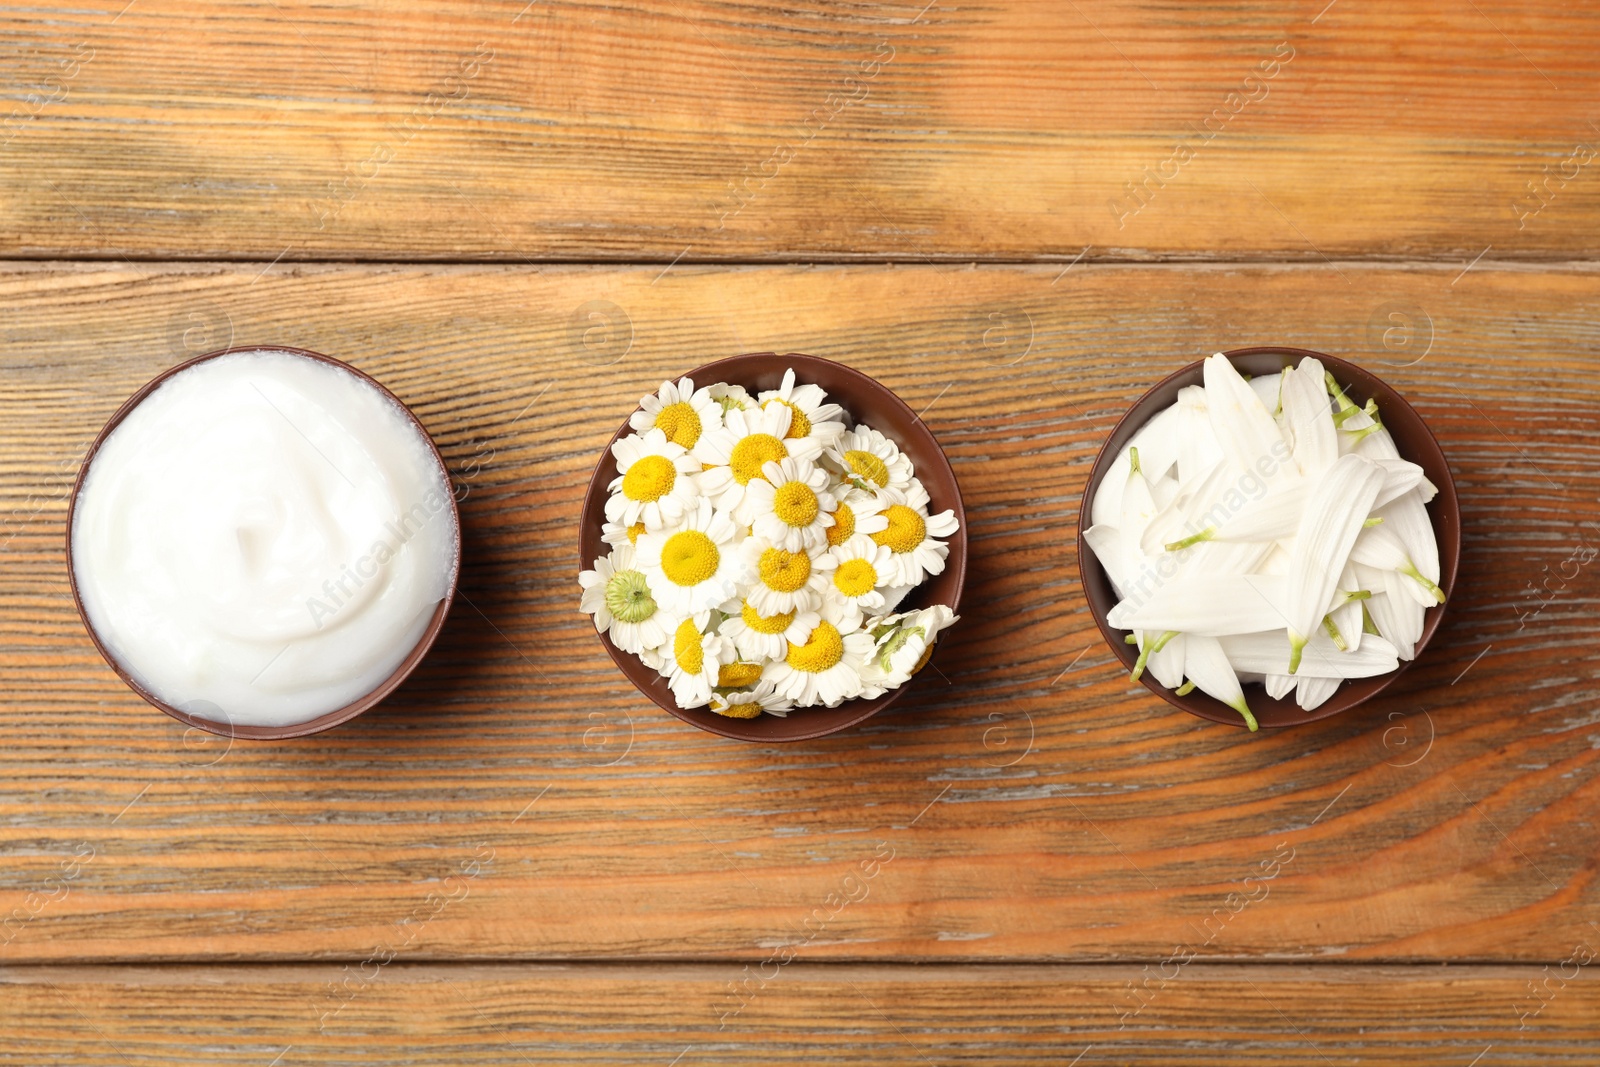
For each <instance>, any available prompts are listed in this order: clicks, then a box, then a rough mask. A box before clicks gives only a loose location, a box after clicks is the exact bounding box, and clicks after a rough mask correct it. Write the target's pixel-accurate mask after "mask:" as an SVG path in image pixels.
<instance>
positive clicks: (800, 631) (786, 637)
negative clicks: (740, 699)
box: [718, 600, 822, 663]
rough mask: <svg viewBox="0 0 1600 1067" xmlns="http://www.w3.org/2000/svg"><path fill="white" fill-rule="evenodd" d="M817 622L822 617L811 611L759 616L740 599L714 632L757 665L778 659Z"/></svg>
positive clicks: (808, 632)
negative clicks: (727, 640) (736, 606)
mask: <svg viewBox="0 0 1600 1067" xmlns="http://www.w3.org/2000/svg"><path fill="white" fill-rule="evenodd" d="M821 621H822V616H821V615H818V614H817V613H816V612H815V611H798V610H795V609H790V610H789V611H780V612H778V613H776V614H773V615H763V614H761V612H759V611H757V610H756V609H755V608H754V607H753V606H752V605H751V603H750V601H748V600H741V601H740V602H739V606H738V608H737V609H736V610H734V611H733V612H731V613H730V614H729V615H728V617H727V618H726V619H725V620H723V623H722V627H721V629H720V630H719V631H718V632H719V633H721V634H722V636H724V637H726V638H728V639H729V640H730V641H732V642H733V647H734V648H736V649H737V650H738V652H739V655H740V656H742V657H743V658H745V659H747V660H753V661H755V662H757V663H760V662H761V661H763V660H769V659H782V658H783V657H784V656H786V655H787V654H788V652H789V642H791V641H796V642H799V641H804V640H805V639H806V637H807V636H808V635H809V634H810V633H811V631H812V629H813V628H815V626H816V625H817V623H819V622H821Z"/></svg>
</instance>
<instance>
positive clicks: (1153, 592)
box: [1078, 348, 1461, 730]
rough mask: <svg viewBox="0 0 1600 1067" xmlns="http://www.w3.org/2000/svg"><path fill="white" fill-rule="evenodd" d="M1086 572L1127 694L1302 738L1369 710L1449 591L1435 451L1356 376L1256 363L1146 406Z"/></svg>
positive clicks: (1454, 506) (1237, 360) (1107, 472)
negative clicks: (1286, 729) (1306, 728)
mask: <svg viewBox="0 0 1600 1067" xmlns="http://www.w3.org/2000/svg"><path fill="white" fill-rule="evenodd" d="M1078 529H1079V535H1078V537H1079V543H1078V563H1079V567H1080V570H1081V572H1082V576H1083V585H1084V593H1085V595H1086V596H1087V598H1088V600H1089V606H1090V610H1091V613H1092V614H1093V615H1094V618H1095V621H1096V622H1097V623H1098V624H1099V626H1100V630H1101V633H1103V634H1104V635H1105V638H1106V640H1107V642H1109V643H1110V644H1111V646H1112V649H1113V650H1114V651H1115V653H1116V654H1117V656H1118V658H1120V659H1121V660H1122V662H1123V663H1124V664H1125V665H1126V666H1127V667H1128V668H1129V670H1130V671H1131V672H1132V674H1133V677H1134V678H1135V679H1137V680H1139V681H1141V682H1143V683H1144V685H1145V686H1146V687H1147V688H1149V689H1150V690H1151V691H1152V692H1154V693H1156V694H1158V695H1159V696H1161V697H1162V699H1164V700H1166V701H1167V702H1168V703H1170V704H1173V705H1174V706H1176V707H1179V708H1182V709H1184V710H1185V711H1189V712H1192V713H1193V714H1195V715H1199V716H1202V717H1203V718H1207V719H1211V720H1213V721H1216V722H1223V723H1229V724H1232V725H1235V726H1244V727H1247V728H1249V729H1250V730H1255V729H1257V728H1258V726H1269V727H1271V726H1291V725H1294V724H1297V723H1304V722H1310V721H1313V720H1316V719H1322V718H1326V717H1328V716H1330V715H1334V714H1337V713H1339V712H1341V711H1345V710H1348V709H1349V708H1352V707H1354V706H1356V705H1357V704H1360V703H1362V702H1363V701H1366V700H1369V699H1371V698H1372V697H1374V696H1376V695H1377V694H1378V693H1379V692H1380V691H1381V690H1383V689H1384V688H1386V687H1387V686H1388V685H1389V684H1390V683H1391V682H1393V681H1394V679H1395V678H1396V677H1397V676H1398V675H1399V673H1400V672H1401V671H1402V670H1404V669H1405V668H1406V667H1407V666H1408V665H1409V664H1410V663H1411V662H1412V661H1414V660H1415V659H1416V658H1417V657H1418V656H1419V655H1421V653H1422V649H1423V647H1424V646H1425V645H1426V644H1427V643H1428V640H1429V638H1431V637H1432V636H1433V634H1434V631H1435V630H1436V629H1437V628H1438V626H1439V622H1440V620H1441V618H1442V616H1443V613H1444V606H1445V603H1446V601H1447V600H1448V599H1449V596H1450V592H1451V590H1452V589H1453V588H1454V585H1455V580H1456V570H1457V566H1458V563H1459V560H1460V553H1461V510H1460V505H1459V503H1458V502H1457V499H1456V492H1455V483H1454V481H1453V479H1452V478H1451V476H1450V468H1449V466H1448V464H1447V463H1446V462H1445V457H1444V453H1443V452H1442V451H1441V450H1440V448H1439V443H1438V441H1437V440H1435V438H1434V436H1433V434H1432V433H1431V432H1430V431H1429V429H1428V427H1427V424H1426V423H1424V422H1423V420H1422V417H1421V416H1420V415H1418V414H1417V412H1416V411H1415V410H1414V409H1413V408H1412V407H1411V405H1410V404H1408V403H1406V401H1405V399H1404V398H1403V397H1401V395H1400V394H1399V393H1398V392H1396V391H1395V390H1394V389H1393V388H1391V387H1390V386H1388V385H1387V384H1385V383H1384V382H1383V381H1381V380H1380V379H1378V378H1377V377H1375V376H1374V375H1372V374H1370V373H1368V372H1367V371H1365V370H1363V369H1362V368H1360V367H1359V366H1356V365H1355V364H1353V363H1349V362H1347V361H1345V360H1342V359H1336V358H1334V357H1332V356H1327V355H1323V354H1321V353H1317V352H1309V351H1305V350H1303V349H1294V348H1249V349H1241V350H1238V351H1233V352H1227V353H1218V354H1216V355H1214V356H1211V357H1210V358H1208V359H1205V360H1203V361H1201V362H1198V363H1193V364H1190V365H1189V366H1187V367H1185V368H1183V369H1182V370H1180V371H1178V372H1176V373H1174V374H1172V375H1170V376H1168V377H1167V378H1165V379H1164V380H1162V381H1161V382H1159V383H1157V384H1156V385H1155V386H1153V387H1152V388H1151V389H1150V391H1149V392H1147V393H1146V394H1145V395H1144V396H1143V397H1141V398H1140V399H1139V400H1138V401H1137V402H1136V403H1135V404H1134V405H1133V407H1132V408H1130V409H1129V411H1128V413H1127V414H1126V415H1124V416H1123V418H1122V420H1121V421H1120V422H1118V423H1117V425H1116V427H1115V428H1114V429H1113V430H1112V432H1111V436H1110V438H1109V439H1108V440H1107V441H1106V443H1105V445H1104V446H1103V447H1102V449H1101V451H1100V455H1099V456H1098V458H1097V459H1096V461H1095V464H1094V467H1093V468H1092V469H1091V471H1090V473H1089V482H1088V489H1087V491H1086V492H1085V493H1084V500H1083V507H1082V511H1081V514H1080V516H1079V525H1078Z"/></svg>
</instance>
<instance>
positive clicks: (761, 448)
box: [728, 433, 789, 485]
mask: <svg viewBox="0 0 1600 1067" xmlns="http://www.w3.org/2000/svg"><path fill="white" fill-rule="evenodd" d="M788 456H789V450H788V449H787V448H785V447H784V444H783V442H782V441H780V440H778V439H777V438H776V437H774V436H772V435H771V434H770V433H753V434H751V435H750V436H748V437H744V438H741V439H740V441H739V443H738V444H736V445H734V446H733V454H732V455H731V456H729V457H728V466H729V467H731V468H732V469H733V480H734V481H736V482H738V483H739V484H740V485H747V484H749V482H750V479H751V478H759V477H761V468H762V467H764V466H766V465H767V464H768V463H773V462H776V461H777V460H780V459H787V458H788Z"/></svg>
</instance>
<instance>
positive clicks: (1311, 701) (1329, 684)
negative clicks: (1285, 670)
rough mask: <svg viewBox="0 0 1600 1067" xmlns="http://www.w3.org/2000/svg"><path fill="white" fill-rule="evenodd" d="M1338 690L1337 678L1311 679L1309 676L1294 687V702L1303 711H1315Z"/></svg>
mask: <svg viewBox="0 0 1600 1067" xmlns="http://www.w3.org/2000/svg"><path fill="white" fill-rule="evenodd" d="M1338 688H1339V679H1337V678H1312V677H1310V676H1309V675H1308V676H1306V677H1304V678H1301V679H1300V684H1299V685H1298V686H1296V687H1295V695H1294V698H1295V702H1296V703H1298V704H1299V705H1300V707H1301V710H1303V711H1315V710H1316V709H1317V708H1319V707H1321V706H1322V705H1323V704H1326V703H1327V702H1328V698H1329V697H1331V696H1333V694H1334V693H1335V692H1336V691H1337V690H1338Z"/></svg>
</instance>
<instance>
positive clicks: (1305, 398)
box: [1283, 356, 1339, 478]
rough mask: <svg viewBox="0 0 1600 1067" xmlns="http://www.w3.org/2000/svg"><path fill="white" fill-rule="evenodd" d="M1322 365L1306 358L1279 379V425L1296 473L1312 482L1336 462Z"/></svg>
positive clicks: (1334, 434) (1334, 433) (1335, 439)
mask: <svg viewBox="0 0 1600 1067" xmlns="http://www.w3.org/2000/svg"><path fill="white" fill-rule="evenodd" d="M1323 374H1324V372H1323V369H1322V362H1321V361H1320V360H1316V359H1312V358H1311V357H1309V356H1308V357H1306V358H1305V359H1302V360H1301V361H1300V364H1299V366H1297V367H1295V369H1294V370H1292V371H1290V372H1289V373H1288V374H1286V375H1284V376H1283V421H1284V426H1285V428H1286V430H1287V431H1288V432H1287V436H1288V437H1289V440H1290V442H1291V446H1290V447H1291V449H1292V451H1293V453H1294V461H1295V464H1296V465H1297V466H1299V468H1300V473H1301V474H1303V475H1305V476H1306V477H1308V478H1315V477H1318V476H1320V475H1321V474H1322V472H1323V471H1325V470H1327V469H1328V468H1329V467H1331V466H1333V461H1334V460H1336V459H1338V458H1339V440H1338V431H1337V430H1336V429H1335V428H1334V425H1333V404H1332V401H1331V400H1329V398H1328V386H1327V384H1326V383H1325V382H1324V380H1323Z"/></svg>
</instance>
